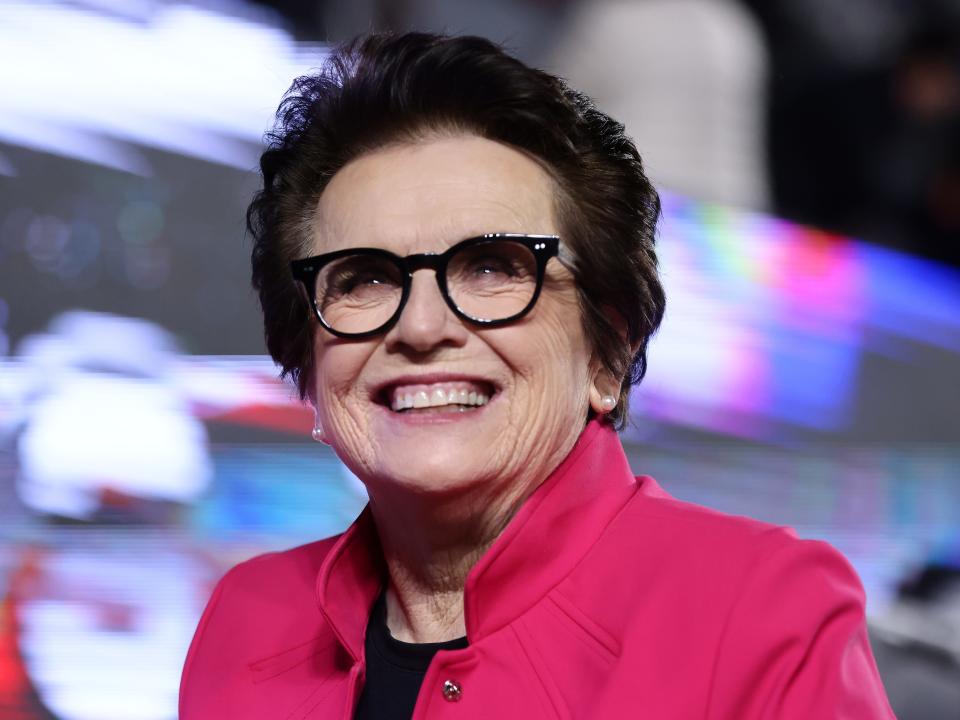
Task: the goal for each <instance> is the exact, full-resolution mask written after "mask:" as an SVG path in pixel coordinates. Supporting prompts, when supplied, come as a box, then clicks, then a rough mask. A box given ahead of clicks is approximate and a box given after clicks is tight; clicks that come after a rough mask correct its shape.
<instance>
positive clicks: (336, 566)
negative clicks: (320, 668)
mask: <svg viewBox="0 0 960 720" xmlns="http://www.w3.org/2000/svg"><path fill="white" fill-rule="evenodd" d="M650 482H651V483H652V481H650ZM637 487H638V486H637V481H636V479H635V478H634V477H633V475H632V474H631V472H630V466H629V464H628V463H627V458H626V455H625V454H624V452H623V447H622V446H621V444H620V438H619V437H618V436H617V434H616V432H614V431H613V430H612V429H611V428H610V427H609V426H608V425H607V424H606V423H604V422H601V421H599V420H591V421H590V422H589V423H587V426H586V428H585V429H584V431H583V433H581V435H580V438H579V439H578V440H577V443H576V444H575V445H574V447H573V450H571V451H570V454H569V455H567V457H566V458H565V459H564V460H563V462H562V463H560V465H559V466H558V467H557V468H556V469H555V470H554V471H553V472H552V473H551V474H550V476H549V477H548V478H547V479H546V480H545V481H544V482H543V483H542V484H541V485H540V486H539V487H538V488H537V489H536V490H535V491H534V492H533V494H532V495H531V496H530V497H529V498H528V499H527V501H526V502H525V503H524V504H523V506H522V507H521V508H520V510H519V511H518V512H517V514H516V515H515V516H514V517H513V519H511V521H510V523H509V524H508V525H507V527H506V528H505V529H504V531H503V532H502V533H501V534H500V537H498V538H497V539H496V541H495V542H494V543H493V545H491V546H490V548H489V549H488V550H487V552H486V553H485V554H484V555H483V557H482V558H481V559H480V561H479V562H478V563H477V564H476V565H475V566H474V568H473V569H472V570H471V571H470V574H469V575H468V576H467V582H466V587H465V590H464V620H465V623H466V627H467V638H468V639H469V641H470V642H472V643H473V642H477V641H478V640H480V639H481V638H483V637H485V636H487V635H489V634H491V633H493V632H495V631H497V630H499V629H500V628H502V627H503V626H505V625H507V624H508V623H509V622H511V621H512V620H514V619H516V618H517V617H519V616H520V615H521V614H522V613H523V612H525V611H526V610H528V609H529V608H531V607H532V606H533V605H534V604H536V603H537V602H538V601H539V600H540V599H541V598H543V597H544V596H545V595H546V594H547V593H548V592H549V591H550V590H552V589H553V588H554V587H555V586H556V585H557V584H558V583H559V582H560V581H561V580H563V578H564V577H565V576H566V575H567V574H568V573H569V572H570V571H571V570H572V569H573V567H574V566H575V565H576V564H577V562H578V561H579V560H580V559H581V558H582V557H583V556H584V555H586V553H587V551H588V550H589V549H590V548H591V547H592V546H593V544H594V543H595V542H596V540H597V539H598V538H599V537H600V535H601V533H602V532H603V530H604V528H606V526H607V525H608V524H609V523H610V521H611V520H612V519H613V518H614V516H615V515H616V514H617V513H618V512H619V511H620V510H621V509H622V508H623V507H624V506H625V505H626V504H627V502H628V501H629V500H630V498H631V497H633V495H634V494H635V493H636V492H637ZM385 577H386V568H385V566H384V562H383V554H382V551H381V548H380V542H379V539H378V537H377V531H376V526H375V524H374V521H373V517H372V515H371V513H370V508H369V506H368V507H366V508H365V509H364V511H363V512H362V513H361V514H360V516H359V517H358V518H357V520H356V521H355V522H354V523H353V525H351V526H350V528H349V529H348V530H347V531H346V532H345V533H344V534H343V535H342V536H341V537H340V539H339V540H338V541H337V542H336V543H335V544H334V546H333V547H332V548H331V550H330V552H329V553H328V554H327V556H326V558H325V559H324V561H323V564H322V565H321V568H320V571H319V573H318V576H317V586H316V587H317V597H318V601H319V605H320V610H321V612H322V613H323V614H324V616H325V617H326V619H327V621H328V622H329V623H330V625H331V627H332V628H333V631H334V633H335V634H336V635H337V637H338V638H339V640H340V642H341V643H342V644H343V646H344V647H345V648H346V649H347V651H348V652H349V653H350V654H351V655H352V656H353V659H354V660H355V661H357V660H359V659H360V658H362V657H363V641H364V634H365V632H366V626H367V619H368V617H369V614H370V609H371V607H372V606H373V602H374V600H375V599H376V597H377V595H378V594H379V593H380V590H381V588H382V586H383V582H384V578H385Z"/></svg>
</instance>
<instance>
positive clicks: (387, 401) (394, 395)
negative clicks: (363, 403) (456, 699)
mask: <svg viewBox="0 0 960 720" xmlns="http://www.w3.org/2000/svg"><path fill="white" fill-rule="evenodd" d="M418 380H419V381H418V382H415V381H414V379H405V380H401V381H399V382H393V383H390V384H388V385H385V386H383V387H382V388H381V389H380V390H379V392H378V393H377V394H376V397H375V399H376V401H377V402H378V404H380V405H383V406H384V407H386V408H387V409H389V410H390V411H391V412H394V413H400V414H405V415H421V414H440V413H468V412H476V410H477V409H479V408H481V407H483V406H484V405H486V404H487V403H489V402H490V400H491V399H492V398H493V397H494V395H496V393H497V387H496V386H495V385H493V384H492V383H490V382H487V381H483V380H476V379H464V378H460V379H456V380H440V381H434V382H424V379H418Z"/></svg>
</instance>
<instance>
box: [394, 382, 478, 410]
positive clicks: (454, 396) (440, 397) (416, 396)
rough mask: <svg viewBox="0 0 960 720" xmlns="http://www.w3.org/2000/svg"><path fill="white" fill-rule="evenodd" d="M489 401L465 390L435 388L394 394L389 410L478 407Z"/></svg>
mask: <svg viewBox="0 0 960 720" xmlns="http://www.w3.org/2000/svg"><path fill="white" fill-rule="evenodd" d="M489 401H490V398H489V396H488V395H486V394H484V393H482V392H480V393H478V392H477V391H476V390H469V389H467V388H457V387H453V388H440V387H435V388H432V389H426V390H416V391H414V392H402V391H400V392H394V393H393V397H392V399H391V402H390V409H391V410H393V411H395V412H398V411H400V410H409V409H411V408H415V409H420V408H427V407H443V406H444V405H468V406H475V407H479V406H481V405H486V404H487V403H488V402H489Z"/></svg>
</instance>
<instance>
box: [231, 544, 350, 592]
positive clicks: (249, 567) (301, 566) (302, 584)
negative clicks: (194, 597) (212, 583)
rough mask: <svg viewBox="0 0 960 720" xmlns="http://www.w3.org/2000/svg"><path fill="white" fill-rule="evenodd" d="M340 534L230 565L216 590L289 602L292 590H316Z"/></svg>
mask: <svg viewBox="0 0 960 720" xmlns="http://www.w3.org/2000/svg"><path fill="white" fill-rule="evenodd" d="M340 537H341V536H340V535H335V536H333V537H330V538H326V539H324V540H318V541H316V542H312V543H308V544H305V545H300V546H297V547H294V548H290V549H289V550H283V551H279V552H270V553H264V554H263V555H257V556H256V557H253V558H250V559H249V560H246V561H244V562H242V563H239V564H237V565H235V566H234V567H233V568H231V569H230V570H229V571H228V572H227V573H226V574H225V575H224V576H223V578H222V579H221V581H220V583H219V584H218V588H217V591H219V592H221V593H223V592H227V593H228V594H230V595H234V596H238V597H242V598H244V599H247V600H250V601H253V602H269V601H270V600H271V599H272V598H273V597H277V598H282V599H283V600H284V601H285V602H289V601H290V593H291V591H293V592H294V593H296V592H297V591H298V590H300V591H307V590H309V592H310V593H313V592H314V587H315V584H316V581H317V573H318V572H319V571H320V566H321V565H322V564H323V561H324V559H325V558H326V556H327V553H329V552H330V549H331V548H332V547H333V546H334V545H335V544H336V542H337V540H338V539H339V538H340ZM217 591H215V592H217Z"/></svg>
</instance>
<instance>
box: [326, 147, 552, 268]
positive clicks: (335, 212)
mask: <svg viewBox="0 0 960 720" xmlns="http://www.w3.org/2000/svg"><path fill="white" fill-rule="evenodd" d="M553 198H554V184H553V180H552V179H551V177H550V176H549V174H548V173H547V172H546V171H545V170H544V169H543V168H542V167H541V166H540V164H539V163H537V162H536V161H535V160H533V159H531V158H530V157H528V156H527V155H525V154H523V153H522V152H520V151H518V150H515V149H513V148H511V147H508V146H506V145H503V144H500V143H497V142H494V141H491V140H486V139H484V138H479V137H475V136H458V137H447V138H437V139H430V140H425V141H422V142H418V143H415V144H404V145H395V146H390V147H387V148H383V149H381V150H377V151H375V152H372V153H369V154H367V155H363V156H361V157H360V158H358V159H356V160H354V161H352V162H350V163H349V164H348V165H346V166H345V167H344V168H343V169H341V170H340V171H339V172H338V173H337V174H336V175H335V176H334V177H333V179H332V180H331V181H330V183H329V184H328V186H327V188H326V189H325V190H324V192H323V195H322V196H321V197H320V201H319V203H318V206H317V212H316V215H315V219H314V223H313V251H314V252H315V253H318V254H319V253H324V252H331V251H333V250H338V249H341V248H346V247H383V248H386V249H389V250H392V251H394V252H397V253H399V254H409V253H413V252H430V251H433V252H436V251H439V250H442V249H444V248H446V247H449V246H450V245H452V244H454V243H455V242H457V241H459V240H462V239H464V238H467V237H472V236H476V235H481V234H483V233H489V232H520V233H537V234H555V233H556V232H557V229H556V223H555V221H554V203H553Z"/></svg>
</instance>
